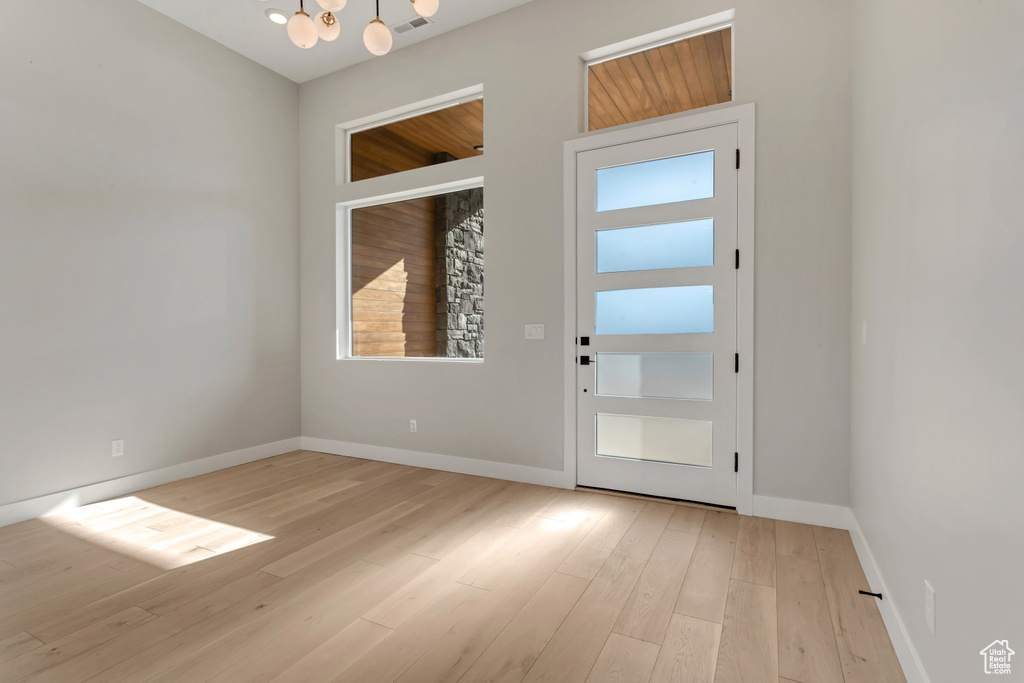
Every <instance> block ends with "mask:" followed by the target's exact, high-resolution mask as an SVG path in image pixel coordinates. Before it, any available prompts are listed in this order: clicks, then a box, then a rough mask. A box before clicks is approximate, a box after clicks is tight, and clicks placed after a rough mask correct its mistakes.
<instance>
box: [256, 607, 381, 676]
mask: <svg viewBox="0 0 1024 683" xmlns="http://www.w3.org/2000/svg"><path fill="white" fill-rule="evenodd" d="M392 633H394V631H392V630H391V629H389V628H384V627H383V626H381V625H380V624H375V623H373V622H372V621H366V620H365V619H357V620H356V621H355V622H353V623H352V624H350V625H349V626H348V627H347V628H345V629H344V630H342V631H340V632H339V633H337V634H335V635H334V636H333V637H332V638H330V639H329V640H327V641H325V642H324V643H323V644H322V645H320V646H319V647H318V648H316V649H315V650H313V651H312V652H310V653H309V654H307V655H306V656H305V657H303V658H302V659H300V660H299V661H297V662H295V663H294V664H292V665H291V666H290V667H288V669H286V670H285V671H284V672H282V673H281V674H279V675H277V676H275V677H274V678H272V679H271V681H272V683H330V681H333V680H334V679H335V678H337V677H338V675H340V674H342V673H344V672H345V670H346V669H348V668H349V667H350V666H352V665H353V664H354V663H355V662H357V661H358V660H359V659H360V658H361V657H362V656H363V655H365V654H366V653H367V652H369V651H370V650H372V649H373V648H374V647H376V646H377V645H379V644H380V643H381V641H383V640H384V639H385V638H387V637H388V636H389V635H391V634H392Z"/></svg>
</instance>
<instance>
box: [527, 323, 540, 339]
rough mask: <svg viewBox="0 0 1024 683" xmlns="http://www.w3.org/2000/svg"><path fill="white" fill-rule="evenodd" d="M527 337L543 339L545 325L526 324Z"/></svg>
mask: <svg viewBox="0 0 1024 683" xmlns="http://www.w3.org/2000/svg"><path fill="white" fill-rule="evenodd" d="M526 338H527V339H543V338H544V326H543V325H536V324H533V325H527V326H526Z"/></svg>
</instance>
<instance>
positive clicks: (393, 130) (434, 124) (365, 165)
mask: <svg viewBox="0 0 1024 683" xmlns="http://www.w3.org/2000/svg"><path fill="white" fill-rule="evenodd" d="M483 144H484V102H483V100H474V101H472V102H467V103H465V104H460V105H457V106H454V107H449V108H447V109H442V110H440V111H435V112H431V113H429V114H423V115H422V116H416V117H413V118H411V119H404V120H402V121H396V122H394V123H389V124H388V125H386V126H379V127H377V128H371V129H370V130H364V131H361V132H359V133H355V134H353V135H352V180H353V181H356V180H365V179H367V178H376V177H377V176H382V175H388V174H389V173H399V172H401V171H409V170H411V169H414V168H422V167H424V166H432V165H433V164H434V163H436V161H435V160H436V155H437V154H439V153H441V152H447V153H448V154H451V155H452V156H454V157H455V158H456V159H467V158H469V157H474V156H479V155H481V154H483V152H482V151H477V150H476V149H474V147H476V146H478V145H480V146H482V145H483Z"/></svg>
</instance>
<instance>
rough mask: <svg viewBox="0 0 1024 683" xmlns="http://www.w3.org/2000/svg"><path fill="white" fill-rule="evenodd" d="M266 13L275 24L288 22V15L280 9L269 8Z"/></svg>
mask: <svg viewBox="0 0 1024 683" xmlns="http://www.w3.org/2000/svg"><path fill="white" fill-rule="evenodd" d="M264 14H266V15H267V19H270V20H271V21H272V22H274V23H275V24H287V23H288V15H287V14H285V13H284V12H282V11H281V10H279V9H273V8H271V9H268V10H267V11H266V12H264Z"/></svg>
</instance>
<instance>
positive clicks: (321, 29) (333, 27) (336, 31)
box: [313, 12, 341, 41]
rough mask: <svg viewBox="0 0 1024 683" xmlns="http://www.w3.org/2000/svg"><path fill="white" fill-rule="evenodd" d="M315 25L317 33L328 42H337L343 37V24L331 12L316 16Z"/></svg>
mask: <svg viewBox="0 0 1024 683" xmlns="http://www.w3.org/2000/svg"><path fill="white" fill-rule="evenodd" d="M324 19H326V20H327V21H324ZM313 23H314V24H316V32H317V33H318V34H320V37H321V38H323V39H324V40H326V41H331V40H335V39H337V37H338V36H340V35H341V22H339V21H338V17H336V16H334V15H333V14H331V13H330V12H321V13H320V14H318V15H316V19H314V20H313Z"/></svg>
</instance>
